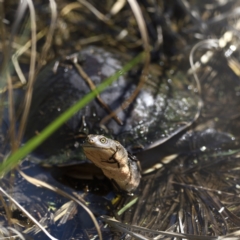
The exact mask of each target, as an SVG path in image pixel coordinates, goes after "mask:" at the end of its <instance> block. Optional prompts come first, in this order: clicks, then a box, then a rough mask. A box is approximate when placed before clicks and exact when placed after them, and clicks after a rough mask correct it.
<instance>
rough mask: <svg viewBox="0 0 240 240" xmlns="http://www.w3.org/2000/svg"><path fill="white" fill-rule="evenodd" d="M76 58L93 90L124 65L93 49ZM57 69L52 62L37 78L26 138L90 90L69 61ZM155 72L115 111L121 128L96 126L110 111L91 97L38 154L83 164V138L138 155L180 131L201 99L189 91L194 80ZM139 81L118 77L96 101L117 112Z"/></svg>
mask: <svg viewBox="0 0 240 240" xmlns="http://www.w3.org/2000/svg"><path fill="white" fill-rule="evenodd" d="M77 55H78V59H79V64H80V65H81V67H82V68H83V70H84V71H85V73H86V74H87V75H88V77H90V78H91V80H92V82H93V83H94V84H95V85H96V86H97V85H98V84H99V83H101V82H102V81H103V80H104V79H105V78H107V77H109V76H111V75H112V74H114V73H115V72H116V71H119V70H121V68H122V66H123V64H124V63H123V61H122V60H121V57H120V56H118V55H117V54H116V53H114V54H113V53H111V52H109V51H106V50H104V49H102V48H98V47H93V46H90V47H87V48H85V49H83V50H82V51H80V52H79V53H77ZM55 66H56V61H53V62H52V63H50V64H48V65H47V66H46V67H45V68H44V69H43V70H42V71H41V72H40V74H39V76H38V77H37V80H36V83H35V86H34V91H33V99H32V104H31V109H30V114H29V118H28V124H27V128H26V134H25V138H26V139H29V138H31V137H33V136H34V135H35V134H38V133H40V132H41V130H42V129H43V128H44V127H46V126H47V125H48V124H49V123H50V122H52V121H53V120H54V119H55V118H56V117H57V116H59V115H60V114H61V113H63V112H64V111H65V110H66V109H68V108H69V107H70V106H72V105H73V104H74V103H76V102H77V101H78V100H79V99H81V98H82V97H83V96H84V95H85V94H87V93H88V92H90V91H91V90H90V87H89V86H88V84H87V83H86V81H85V80H84V79H83V77H82V76H81V75H80V74H79V72H78V71H77V69H76V68H75V67H74V65H73V63H72V62H71V61H69V60H60V61H59V64H58V66H57V68H55ZM54 69H55V70H54ZM156 69H157V71H156ZM159 69H160V66H156V67H155V71H154V72H155V73H154V74H153V73H151V71H150V73H149V76H148V80H147V82H146V83H145V85H144V87H143V89H142V90H141V92H140V93H139V94H138V96H137V98H136V99H135V100H134V101H133V102H132V103H131V104H130V106H129V107H128V108H127V109H124V110H123V111H120V112H117V116H118V118H119V119H121V121H122V123H123V124H122V125H120V124H119V123H117V122H116V121H115V120H114V119H111V120H109V121H108V122H107V123H105V124H104V127H103V128H101V127H100V126H99V122H100V121H101V120H102V119H103V118H104V117H105V116H107V115H108V114H109V113H108V112H107V111H106V110H105V109H104V108H103V107H102V105H101V104H100V103H99V102H98V100H96V99H95V100H93V101H92V102H91V103H89V104H88V105H87V106H86V107H84V108H83V109H82V110H80V111H79V112H78V113H76V114H75V115H74V116H73V117H72V118H71V119H70V120H69V121H67V122H66V123H65V124H64V125H63V126H62V127H61V128H60V129H59V130H58V131H57V132H55V133H54V134H53V135H52V136H51V137H50V138H49V139H48V140H47V141H45V142H44V143H43V144H42V145H41V146H40V147H39V148H38V149H37V152H38V153H40V154H42V155H43V156H45V157H47V159H48V161H49V162H51V161H53V164H54V163H55V164H60V163H62V162H65V161H69V159H71V160H77V161H79V160H83V159H85V156H84V154H83V152H82V149H81V147H80V144H81V143H82V141H83V140H84V138H85V136H86V135H87V134H103V135H106V136H107V137H111V138H114V139H116V140H118V141H120V142H121V143H122V144H123V146H125V147H126V148H127V150H128V151H130V152H131V153H136V152H138V151H142V150H145V149H149V148H152V147H154V146H156V145H159V144H161V143H163V142H165V141H166V140H168V139H169V138H171V137H172V136H173V135H175V134H176V133H178V132H180V131H181V130H183V129H184V128H185V127H186V126H187V124H189V123H191V122H192V121H194V120H195V118H196V115H197V114H198V111H199V109H198V106H197V104H198V100H199V98H198V96H197V94H196V93H195V92H194V91H193V90H192V89H193V87H189V86H192V84H193V83H192V80H191V79H187V78H186V77H185V74H184V73H183V72H179V71H178V72H175V73H174V74H172V75H171V74H168V76H167V75H163V73H162V72H161V71H159ZM136 72H137V71H136ZM156 72H157V73H156ZM138 81H139V75H137V74H135V75H133V74H131V76H130V75H126V76H125V75H124V76H120V77H119V78H118V79H117V81H115V82H114V83H113V84H112V85H111V86H110V87H109V88H107V89H106V90H105V91H104V92H103V93H101V94H100V97H101V99H102V100H103V101H104V102H105V103H106V104H107V105H108V106H109V107H110V109H112V110H115V109H116V108H118V107H119V106H120V105H121V104H122V103H123V101H124V100H126V99H127V98H128V97H129V96H130V95H131V94H132V92H133V91H134V89H135V88H136V86H137V84H138ZM51 163H52V162H51Z"/></svg>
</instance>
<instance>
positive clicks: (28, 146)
mask: <svg viewBox="0 0 240 240" xmlns="http://www.w3.org/2000/svg"><path fill="white" fill-rule="evenodd" d="M143 59H144V54H143V53H141V54H139V55H138V56H137V57H135V58H133V59H132V60H131V61H130V62H128V63H127V64H126V65H124V66H123V68H122V69H121V70H119V71H118V72H116V73H115V74H114V75H112V76H110V77H109V78H107V79H105V81H103V82H102V83H101V84H99V85H98V86H97V87H96V89H95V90H94V91H91V92H90V93H88V94H87V95H85V96H84V97H83V98H82V99H81V100H79V101H78V102H77V103H76V104H74V105H73V106H72V107H70V108H69V109H68V110H66V111H65V112H64V113H62V114H61V115H60V116H59V117H58V118H57V119H56V120H54V121H53V122H52V123H50V124H49V125H48V126H47V127H46V128H44V129H43V130H42V132H41V133H40V134H39V135H37V136H35V137H33V138H31V139H30V140H29V141H28V142H26V143H25V144H24V145H23V146H22V147H21V148H19V149H18V150H17V151H15V152H13V153H12V154H10V156H9V157H8V158H7V159H6V160H5V161H4V162H3V163H2V164H0V175H4V174H6V173H7V172H8V171H10V170H11V169H13V168H14V167H16V166H17V164H18V163H19V162H20V161H21V160H22V159H23V158H24V157H25V156H27V154H29V153H31V152H32V151H33V150H34V149H35V148H36V147H37V146H39V145H40V144H41V143H42V142H43V141H44V140H46V139H47V138H48V137H49V136H50V135H51V134H53V133H54V132H55V131H56V130H57V129H58V128H59V127H60V126H61V125H63V124H64V123H65V122H66V121H67V120H68V119H69V118H71V117H72V116H73V115H74V114H75V113H77V112H78V111H79V110H80V109H81V108H83V107H84V106H86V105H87V104H88V103H89V102H91V101H92V100H93V99H94V98H95V97H96V96H97V95H98V94H99V93H101V92H102V91H104V89H106V88H107V87H108V86H109V85H111V84H112V83H113V82H114V81H115V80H117V78H118V77H119V76H121V75H123V74H125V73H126V72H128V71H129V70H131V69H132V68H133V67H134V66H136V65H137V64H138V63H139V62H141V61H142V60H143Z"/></svg>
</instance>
